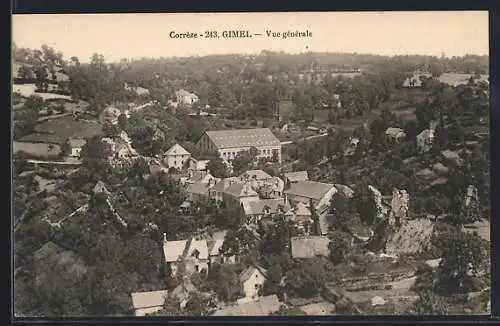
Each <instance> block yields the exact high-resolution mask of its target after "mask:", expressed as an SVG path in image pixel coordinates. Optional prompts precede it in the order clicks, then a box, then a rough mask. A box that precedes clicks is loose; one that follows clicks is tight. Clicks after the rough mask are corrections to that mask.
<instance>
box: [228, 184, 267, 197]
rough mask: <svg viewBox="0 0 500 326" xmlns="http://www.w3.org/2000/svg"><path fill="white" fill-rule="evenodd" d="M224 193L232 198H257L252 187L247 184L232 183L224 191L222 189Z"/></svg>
mask: <svg viewBox="0 0 500 326" xmlns="http://www.w3.org/2000/svg"><path fill="white" fill-rule="evenodd" d="M224 193H225V194H228V195H230V196H233V197H246V196H258V195H259V194H257V193H256V192H255V191H254V190H253V189H252V187H251V186H250V185H249V184H245V185H243V184H241V183H237V182H235V183H233V184H232V185H230V186H229V187H227V188H226V189H224Z"/></svg>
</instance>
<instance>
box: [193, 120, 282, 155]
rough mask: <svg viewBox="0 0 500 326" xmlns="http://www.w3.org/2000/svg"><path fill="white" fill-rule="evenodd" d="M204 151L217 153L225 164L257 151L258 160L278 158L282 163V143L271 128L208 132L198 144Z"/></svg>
mask: <svg viewBox="0 0 500 326" xmlns="http://www.w3.org/2000/svg"><path fill="white" fill-rule="evenodd" d="M197 146H198V147H199V148H201V149H203V150H209V151H216V152H217V153H219V155H220V157H221V158H222V159H223V160H224V161H225V162H231V161H232V160H234V158H235V157H236V156H237V155H238V153H239V152H242V151H248V150H249V149H250V148H252V147H254V148H256V149H257V151H258V153H257V158H264V157H265V158H272V157H273V156H276V157H277V158H278V162H281V142H280V141H279V139H278V138H276V136H275V135H274V134H273V133H272V132H271V130H270V129H269V128H256V129H235V130H218V131H206V132H205V133H204V134H203V136H202V137H201V138H200V140H199V141H198V143H197Z"/></svg>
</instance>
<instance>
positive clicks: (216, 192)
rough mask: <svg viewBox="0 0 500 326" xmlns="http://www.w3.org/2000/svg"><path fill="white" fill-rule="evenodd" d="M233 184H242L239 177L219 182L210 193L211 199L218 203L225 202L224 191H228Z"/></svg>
mask: <svg viewBox="0 0 500 326" xmlns="http://www.w3.org/2000/svg"><path fill="white" fill-rule="evenodd" d="M233 183H241V182H240V179H239V178H237V177H229V178H224V179H222V180H221V181H219V182H217V183H216V184H215V186H213V187H212V188H211V189H210V191H209V193H210V199H213V200H216V201H223V193H224V190H226V189H227V188H228V187H229V186H231V185H232V184H233Z"/></svg>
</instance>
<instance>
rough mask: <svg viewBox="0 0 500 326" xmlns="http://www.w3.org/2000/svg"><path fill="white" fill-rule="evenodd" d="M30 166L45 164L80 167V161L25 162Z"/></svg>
mask: <svg viewBox="0 0 500 326" xmlns="http://www.w3.org/2000/svg"><path fill="white" fill-rule="evenodd" d="M27 162H28V163H31V164H47V165H81V164H82V162H80V161H41V160H27Z"/></svg>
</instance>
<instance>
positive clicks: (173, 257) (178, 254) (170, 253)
mask: <svg viewBox="0 0 500 326" xmlns="http://www.w3.org/2000/svg"><path fill="white" fill-rule="evenodd" d="M187 242H188V241H187V240H178V241H167V236H166V234H163V255H164V257H165V264H166V267H167V271H168V272H167V273H168V274H169V275H170V276H171V277H175V276H176V275H177V272H178V270H179V265H180V263H182V261H183V259H184V249H185V248H186V245H187Z"/></svg>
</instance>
